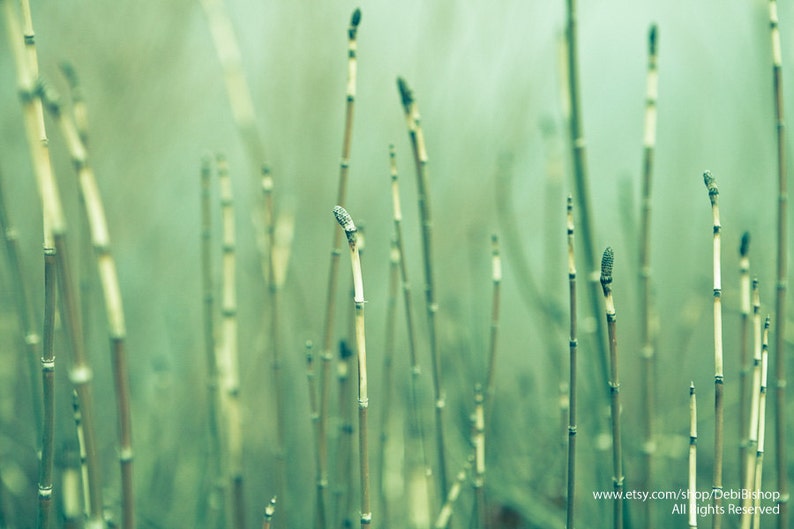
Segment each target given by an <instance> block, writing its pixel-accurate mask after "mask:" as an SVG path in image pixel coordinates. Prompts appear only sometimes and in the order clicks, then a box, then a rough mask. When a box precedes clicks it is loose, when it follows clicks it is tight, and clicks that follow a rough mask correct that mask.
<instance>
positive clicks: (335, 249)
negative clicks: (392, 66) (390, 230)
mask: <svg viewBox="0 0 794 529" xmlns="http://www.w3.org/2000/svg"><path fill="white" fill-rule="evenodd" d="M360 23H361V10H360V9H358V8H357V9H356V10H355V11H353V14H352V16H351V17H350V26H349V27H348V30H347V87H346V90H345V125H344V132H343V137H342V157H341V160H340V162H339V181H338V189H337V195H336V203H337V204H338V205H340V206H344V205H345V199H346V196H347V180H348V173H349V169H350V151H351V144H352V138H353V111H354V109H355V104H356V82H357V72H358V44H357V35H358V25H359V24H360ZM341 241H342V239H341V235H340V234H339V230H336V229H334V230H333V235H332V243H331V263H330V267H329V270H328V290H327V295H326V302H325V319H324V322H323V339H322V350H321V357H320V358H321V360H322V370H321V376H320V447H319V451H320V454H319V455H320V473H321V480H322V481H323V482H327V481H328V418H329V414H330V411H329V410H330V401H331V361H332V360H333V355H332V353H331V349H332V347H333V342H334V315H335V307H336V289H337V282H338V276H339V255H340V253H341V250H340V249H339V246H340V244H341ZM323 492H325V491H323ZM322 501H323V502H326V499H325V498H323V499H322Z"/></svg>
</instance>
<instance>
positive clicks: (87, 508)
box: [72, 390, 91, 517]
mask: <svg viewBox="0 0 794 529" xmlns="http://www.w3.org/2000/svg"><path fill="white" fill-rule="evenodd" d="M72 420H74V429H75V432H76V434H77V435H76V437H77V455H78V460H79V465H80V483H81V484H82V486H83V487H82V491H81V492H82V497H83V504H82V514H83V515H85V516H86V517H87V516H89V513H90V512H91V504H90V502H91V491H90V489H89V486H90V481H89V479H88V454H87V453H86V448H85V428H84V427H83V412H82V411H81V410H80V398H79V397H78V395H77V391H76V390H72Z"/></svg>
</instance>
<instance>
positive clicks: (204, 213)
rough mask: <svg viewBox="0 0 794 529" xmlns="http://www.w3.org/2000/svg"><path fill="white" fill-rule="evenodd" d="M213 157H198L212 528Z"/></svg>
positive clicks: (216, 456) (215, 502) (217, 444)
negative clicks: (200, 158) (199, 167)
mask: <svg viewBox="0 0 794 529" xmlns="http://www.w3.org/2000/svg"><path fill="white" fill-rule="evenodd" d="M211 178H212V160H211V158H210V157H209V156H206V157H204V159H203V160H202V161H201V283H202V294H203V307H204V361H205V365H206V369H207V429H208V432H207V433H208V452H209V453H208V454H207V455H208V459H209V463H210V464H209V467H210V474H211V476H210V480H211V482H212V489H211V492H210V498H209V501H208V502H207V504H208V506H209V508H210V519H209V521H208V526H209V527H211V528H213V529H215V528H218V527H219V524H221V523H222V522H223V517H224V514H223V495H224V491H225V488H226V486H225V483H224V480H223V463H222V459H221V458H222V456H221V437H220V436H221V433H220V416H219V410H218V402H219V400H218V399H219V395H218V383H219V375H218V364H217V362H216V358H215V345H216V344H215V293H214V292H215V285H214V280H213V277H214V271H213V266H212V206H211V196H212V183H211Z"/></svg>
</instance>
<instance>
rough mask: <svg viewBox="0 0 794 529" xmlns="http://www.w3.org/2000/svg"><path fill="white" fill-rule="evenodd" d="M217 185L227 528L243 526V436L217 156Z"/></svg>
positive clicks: (224, 168) (229, 227)
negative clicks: (221, 269)
mask: <svg viewBox="0 0 794 529" xmlns="http://www.w3.org/2000/svg"><path fill="white" fill-rule="evenodd" d="M217 168H218V179H219V184H220V200H221V218H222V221H223V241H222V248H223V281H222V285H221V288H222V291H223V301H222V306H221V312H222V319H221V343H220V345H219V352H218V355H219V358H218V366H219V374H220V376H221V389H222V392H221V406H222V409H223V411H224V414H225V416H226V458H227V471H228V473H229V476H228V478H229V485H230V488H229V491H228V494H229V509H228V512H229V514H230V515H231V525H232V527H234V528H236V529H243V528H244V527H245V506H244V504H243V499H244V496H243V435H242V417H241V409H240V379H239V377H240V374H239V370H240V368H239V359H238V351H237V281H236V267H237V264H236V260H237V258H236V252H235V248H236V243H235V223H234V201H233V195H232V181H231V177H230V176H229V165H228V163H227V161H226V158H225V157H223V156H221V155H219V156H218V157H217Z"/></svg>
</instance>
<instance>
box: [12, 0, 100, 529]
mask: <svg viewBox="0 0 794 529" xmlns="http://www.w3.org/2000/svg"><path fill="white" fill-rule="evenodd" d="M0 3H2V6H0V7H2V8H3V13H4V15H5V16H4V18H5V24H6V34H7V36H8V38H9V42H10V45H11V49H12V52H13V56H14V62H15V66H16V74H17V83H18V87H19V94H20V99H21V102H22V114H23V118H24V123H25V132H26V136H27V141H28V146H29V148H30V154H31V162H32V167H33V171H34V174H35V176H36V184H37V186H38V190H39V196H40V198H41V203H42V215H43V226H44V233H45V240H47V239H48V238H49V237H52V240H53V241H54V242H53V245H54V247H55V252H56V266H57V270H58V279H57V283H58V286H59V296H58V299H59V302H60V314H61V318H62V320H63V323H64V329H65V333H66V337H67V342H68V344H69V348H70V350H71V355H72V362H71V366H70V369H69V379H70V381H71V383H72V385H73V386H74V388H75V391H76V392H77V394H78V399H79V401H80V410H81V414H82V425H83V434H84V435H83V437H84V446H85V453H86V472H87V479H86V482H87V483H88V490H89V494H88V503H89V506H90V508H89V516H88V527H89V529H95V528H98V527H99V526H100V525H101V524H102V523H103V521H102V508H103V501H102V484H101V472H100V470H99V458H98V455H97V442H96V433H95V431H96V429H95V425H94V413H93V403H92V398H91V380H92V378H93V372H92V369H91V366H90V364H89V362H88V356H87V354H86V351H85V343H84V341H83V327H82V321H81V318H80V313H79V310H78V305H79V303H78V300H77V293H76V292H75V289H74V284H73V280H72V276H71V267H70V260H69V255H68V251H67V250H68V244H67V242H66V232H67V230H66V221H65V218H64V215H63V208H62V206H61V200H60V193H59V191H58V184H57V181H56V179H55V173H54V172H53V169H52V164H51V161H50V154H49V148H48V144H49V142H48V139H47V133H46V130H45V128H44V112H43V106H42V102H41V99H40V97H39V92H40V90H39V89H38V64H37V63H38V61H37V59H36V53H35V45H34V38H33V29H32V24H31V23H30V20H29V14H30V13H29V8H27V10H25V7H26V6H23V11H26V15H27V16H26V20H27V22H26V28H25V35H26V37H24V38H23V32H22V28H21V27H20V24H19V19H18V17H17V13H16V12H15V10H14V9H13V7H12V6H11V3H10V2H8V1H7V0H4V1H1V2H0ZM23 44H24V46H23Z"/></svg>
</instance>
